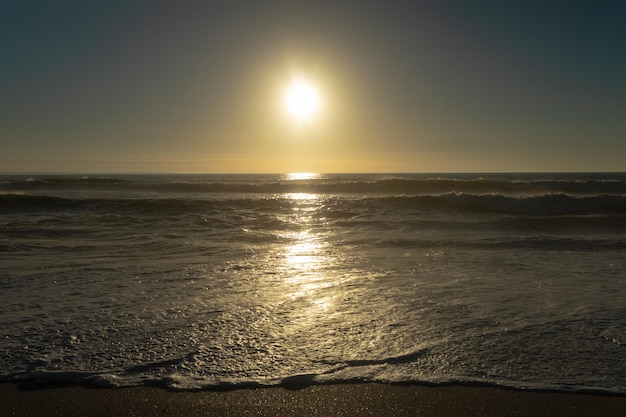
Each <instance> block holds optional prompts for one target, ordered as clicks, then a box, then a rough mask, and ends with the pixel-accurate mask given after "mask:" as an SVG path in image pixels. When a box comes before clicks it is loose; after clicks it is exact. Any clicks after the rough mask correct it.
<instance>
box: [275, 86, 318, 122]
mask: <svg viewBox="0 0 626 417" xmlns="http://www.w3.org/2000/svg"><path fill="white" fill-rule="evenodd" d="M284 106H285V110H287V112H288V113H289V115H290V116H291V117H293V118H294V119H295V120H296V121H298V122H304V121H309V120H311V119H313V117H314V116H315V115H316V114H317V112H318V111H319V108H320V96H319V93H318V91H317V89H316V88H315V86H314V85H313V84H311V83H310V82H308V81H307V80H305V79H302V78H298V79H294V80H293V81H292V82H291V84H290V85H289V86H288V87H287V90H286V92H285V96H284Z"/></svg>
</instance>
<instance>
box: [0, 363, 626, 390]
mask: <svg viewBox="0 0 626 417" xmlns="http://www.w3.org/2000/svg"><path fill="white" fill-rule="evenodd" d="M356 362H358V363H357V364H356V365H355V366H354V368H358V367H369V366H371V367H376V366H380V365H381V364H382V365H384V364H386V363H389V362H385V361H374V362H375V363H374V364H372V365H368V364H365V363H363V364H362V363H361V361H356ZM364 362H368V361H364ZM379 362H381V363H379ZM148 366H149V365H148ZM348 367H349V368H352V367H351V366H350V365H348ZM345 369H346V368H341V369H340V371H339V372H333V371H328V372H320V373H315V372H312V373H303V374H294V375H289V376H285V377H276V378H223V379H214V378H202V377H199V376H197V375H185V374H183V373H180V372H176V371H174V372H168V373H165V374H164V375H158V376H157V375H147V374H143V373H130V372H126V371H124V370H121V371H119V370H118V371H100V372H99V371H93V372H90V371H44V370H37V371H31V372H25V373H18V374H11V375H2V376H0V381H5V382H22V383H23V382H30V383H34V384H40V385H47V384H54V383H62V384H75V385H84V386H92V387H98V388H119V387H133V386H152V387H162V388H167V389H169V390H174V391H198V390H235V389H247V388H268V387H282V388H286V389H302V388H305V387H308V386H314V385H331V384H366V383H384V384H389V385H404V386H407V385H422V386H450V385H459V386H476V387H499V388H508V389H521V390H533V391H544V392H576V393H586V394H597V395H624V394H625V393H626V391H624V389H623V388H619V387H613V386H607V387H605V386H599V387H596V386H586V385H572V384H554V383H539V382H530V381H526V380H519V381H518V380H502V379H497V378H485V377H480V378H475V377H468V376H456V375H455V376H436V375H434V376H430V377H429V376H425V375H420V376H414V377H410V378H407V377H406V376H405V377H399V378H396V379H389V378H388V377H385V378H377V377H374V376H372V375H370V374H368V373H362V374H360V373H358V372H357V373H352V372H348V374H349V375H351V376H342V371H344V370H345Z"/></svg>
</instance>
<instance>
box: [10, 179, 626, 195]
mask: <svg viewBox="0 0 626 417" xmlns="http://www.w3.org/2000/svg"><path fill="white" fill-rule="evenodd" d="M68 189H81V190H86V191H102V190H107V191H113V190H114V191H135V192H145V191H151V192H158V193H238V194H250V193H260V194H285V193H313V194H362V195H369V194H385V195H388V194H391V195H439V194H447V193H464V194H500V195H510V196H529V195H545V194H567V195H598V194H612V195H626V178H625V176H624V175H623V174H616V175H614V176H604V177H599V176H598V175H590V176H588V177H584V176H571V177H563V178H560V177H557V178H534V177H532V176H531V177H526V178H522V177H515V176H506V177H502V176H493V177H488V176H481V177H475V178H454V177H414V176H406V177H389V176H382V175H360V176H359V175H355V176H349V175H344V176H341V175H337V176H327V177H321V178H317V179H308V180H285V179H283V178H281V177H280V176H269V177H268V176H236V175H233V176H204V177H200V178H198V177H196V176H176V177H168V176H126V177H115V178H114V177H97V178H88V177H78V178H72V177H59V178H57V177H51V178H9V179H5V180H2V181H0V191H5V192H17V191H24V192H28V191H31V192H32V191H55V190H56V191H63V190H68Z"/></svg>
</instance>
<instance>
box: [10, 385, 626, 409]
mask: <svg viewBox="0 0 626 417" xmlns="http://www.w3.org/2000/svg"><path fill="white" fill-rule="evenodd" d="M625 409H626V395H619V394H608V393H607V394H599V393H580V392H554V391H530V390H529V391H526V390H517V389H510V388H502V387H494V386H479V385H472V386H468V385H437V386H433V385H390V384H380V383H349V384H321V385H310V386H306V387H301V388H299V389H289V388H285V387H259V388H239V389H223V388H222V389H215V390H201V391H170V390H167V389H166V388H162V387H149V386H137V387H123V388H100V387H93V386H88V385H72V384H56V383H55V384H38V383H33V382H29V381H24V382H1V383H0V415H3V416H15V417H21V416H39V417H47V416H50V417H56V416H66V417H74V416H76V417H78V416H85V415H89V416H92V417H108V416H128V417H132V416H148V417H150V416H294V417H296V416H297V417H307V416H380V417H385V416H390V417H391V416H416V415H418V416H420V417H438V416H446V417H454V416H459V417H461V416H463V417H474V416H476V417H478V416H482V417H491V416H494V417H495V416H500V417H503V416H535V417H541V416H546V417H547V416H568V417H578V416H580V417H582V416H590V415H593V416H598V417H614V416H615V417H617V416H622V415H623V412H624V410H625Z"/></svg>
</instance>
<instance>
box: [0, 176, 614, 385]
mask: <svg viewBox="0 0 626 417" xmlns="http://www.w3.org/2000/svg"><path fill="white" fill-rule="evenodd" d="M625 267H626V174H623V173H617V174H611V173H601V174H354V175H350V174H345V175H318V174H289V175H110V176H91V175H90V176H76V175H58V176H54V175H33V176H18V175H4V176H0V381H23V380H31V381H35V382H41V383H46V382H72V383H85V384H93V385H97V386H134V385H157V386H164V387H168V388H170V389H179V390H196V389H205V388H214V387H250V386H266V385H278V386H294V385H295V386H299V385H305V384H311V383H340V382H341V383H345V382H370V381H377V382H385V383H399V384H405V383H407V384H413V383H425V384H448V383H463V384H489V385H498V386H505V387H512V388H524V389H539V390H544V389H545V390H562V391H598V392H611V393H621V394H624V393H626V268H625Z"/></svg>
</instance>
